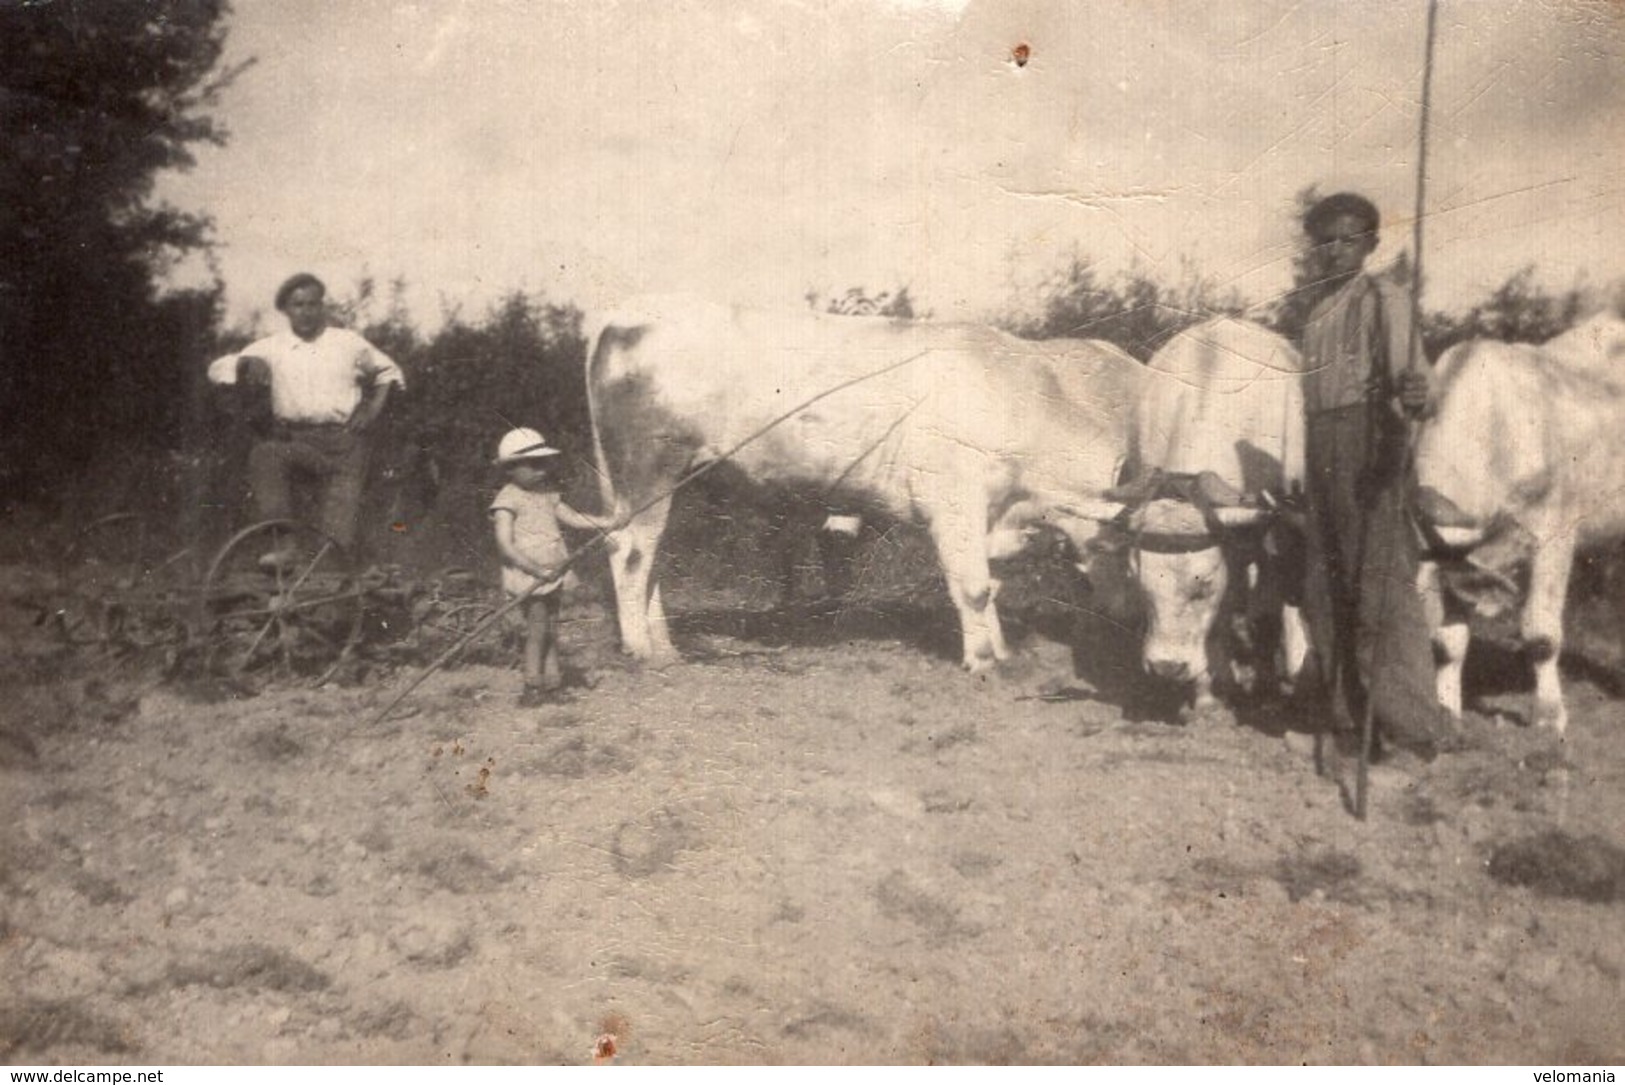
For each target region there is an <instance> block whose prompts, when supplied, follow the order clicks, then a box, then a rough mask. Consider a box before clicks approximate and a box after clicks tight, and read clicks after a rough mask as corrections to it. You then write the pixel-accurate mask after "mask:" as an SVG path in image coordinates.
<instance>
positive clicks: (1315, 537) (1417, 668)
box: [1303, 404, 1448, 742]
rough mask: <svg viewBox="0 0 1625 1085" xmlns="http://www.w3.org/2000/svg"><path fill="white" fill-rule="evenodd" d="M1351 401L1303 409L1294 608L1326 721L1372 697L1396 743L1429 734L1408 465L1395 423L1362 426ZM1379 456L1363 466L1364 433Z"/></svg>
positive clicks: (1361, 411) (1430, 682) (1434, 721)
mask: <svg viewBox="0 0 1625 1085" xmlns="http://www.w3.org/2000/svg"><path fill="white" fill-rule="evenodd" d="M1372 430H1373V426H1372V419H1371V410H1370V408H1369V407H1367V406H1365V405H1363V404H1361V405H1357V406H1352V407H1344V408H1341V409H1338V410H1330V411H1322V412H1320V413H1318V414H1313V415H1311V416H1310V417H1309V420H1308V435H1307V447H1306V454H1307V464H1306V466H1307V469H1308V474H1309V477H1308V494H1307V497H1308V499H1309V533H1308V539H1307V540H1306V542H1307V546H1306V551H1307V553H1306V559H1307V568H1306V570H1305V573H1306V575H1305V581H1304V600H1303V613H1304V617H1305V620H1306V621H1307V622H1308V625H1309V633H1310V638H1311V640H1312V642H1313V645H1314V659H1315V663H1316V664H1317V666H1318V674H1319V678H1320V680H1321V688H1322V689H1323V690H1324V691H1325V692H1326V693H1327V694H1328V695H1329V697H1330V699H1331V709H1332V713H1333V718H1334V721H1335V724H1336V725H1337V726H1338V727H1340V728H1350V727H1353V726H1355V725H1356V723H1357V721H1359V720H1360V719H1362V718H1363V715H1364V713H1365V710H1366V698H1367V697H1368V696H1369V697H1371V698H1372V699H1373V701H1374V703H1375V709H1376V721H1377V726H1378V733H1379V734H1383V735H1386V736H1388V737H1389V738H1392V739H1397V740H1398V741H1400V742H1406V741H1421V740H1425V739H1428V738H1431V737H1434V736H1436V735H1438V734H1440V733H1441V732H1442V730H1443V727H1444V725H1445V724H1446V722H1447V719H1448V718H1447V716H1446V713H1445V710H1444V709H1443V708H1442V707H1440V705H1439V703H1438V697H1437V693H1436V684H1435V680H1434V664H1433V645H1432V642H1431V638H1430V636H1429V632H1428V627H1427V618H1426V615H1425V614H1424V613H1423V610H1422V600H1421V597H1420V596H1419V595H1418V594H1417V591H1416V569H1417V561H1418V546H1417V540H1416V535H1415V532H1414V531H1413V530H1412V528H1411V524H1410V521H1409V518H1408V498H1409V495H1410V492H1411V488H1412V485H1413V475H1412V473H1411V471H1410V465H1409V463H1408V462H1407V461H1408V459H1409V457H1408V456H1405V455H1404V441H1405V436H1404V433H1403V430H1402V427H1401V426H1398V425H1395V426H1392V427H1388V430H1387V434H1386V436H1376V435H1374V434H1373V432H1372ZM1374 441H1381V442H1383V451H1384V456H1383V460H1384V465H1383V466H1380V467H1373V463H1372V456H1371V452H1372V444H1373V443H1374Z"/></svg>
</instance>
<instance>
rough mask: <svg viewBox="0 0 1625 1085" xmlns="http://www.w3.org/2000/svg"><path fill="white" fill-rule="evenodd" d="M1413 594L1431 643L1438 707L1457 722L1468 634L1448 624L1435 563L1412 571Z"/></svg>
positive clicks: (1463, 625) (1460, 625) (1461, 625)
mask: <svg viewBox="0 0 1625 1085" xmlns="http://www.w3.org/2000/svg"><path fill="white" fill-rule="evenodd" d="M1416 591H1417V594H1418V595H1419V596H1421V599H1422V613H1423V615H1424V616H1425V617H1426V618H1427V623H1428V630H1429V631H1430V632H1431V634H1432V639H1433V663H1434V666H1435V668H1437V669H1436V671H1435V673H1434V682H1435V688H1436V690H1437V693H1438V697H1439V703H1440V704H1441V705H1443V706H1444V707H1445V709H1446V710H1447V711H1448V712H1449V713H1450V714H1451V715H1452V716H1455V717H1456V718H1457V719H1460V718H1461V676H1462V672H1463V670H1465V668H1466V665H1467V643H1468V641H1469V639H1470V632H1469V630H1468V627H1467V623H1466V622H1461V621H1452V620H1451V615H1450V604H1449V603H1448V602H1447V601H1446V599H1445V594H1444V586H1443V585H1442V584H1441V583H1440V580H1439V565H1438V563H1437V562H1432V561H1424V562H1422V563H1421V564H1420V565H1419V566H1418V567H1417V570H1416Z"/></svg>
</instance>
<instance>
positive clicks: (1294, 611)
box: [1281, 603, 1309, 689]
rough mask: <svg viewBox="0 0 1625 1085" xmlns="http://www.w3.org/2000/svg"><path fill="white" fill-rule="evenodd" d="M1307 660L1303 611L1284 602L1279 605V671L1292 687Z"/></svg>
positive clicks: (1307, 649) (1306, 631)
mask: <svg viewBox="0 0 1625 1085" xmlns="http://www.w3.org/2000/svg"><path fill="white" fill-rule="evenodd" d="M1308 661H1309V630H1308V628H1307V627H1306V626H1305V625H1304V623H1303V611H1301V610H1299V609H1298V608H1297V607H1295V606H1292V605H1291V604H1289V603H1284V604H1282V606H1281V668H1282V670H1281V673H1282V675H1283V676H1284V677H1285V678H1286V680H1287V681H1288V682H1289V683H1291V685H1292V687H1293V688H1294V689H1296V688H1297V685H1298V678H1299V676H1300V675H1302V674H1303V666H1304V664H1305V663H1307V662H1308Z"/></svg>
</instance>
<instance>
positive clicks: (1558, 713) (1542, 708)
mask: <svg viewBox="0 0 1625 1085" xmlns="http://www.w3.org/2000/svg"><path fill="white" fill-rule="evenodd" d="M1535 726H1536V727H1540V728H1549V729H1550V730H1551V731H1553V732H1554V733H1556V734H1558V735H1561V734H1562V733H1563V732H1564V731H1567V730H1568V728H1569V714H1568V712H1567V710H1566V709H1564V707H1563V704H1562V702H1561V701H1559V702H1557V703H1556V704H1554V703H1552V702H1550V701H1537V702H1535Z"/></svg>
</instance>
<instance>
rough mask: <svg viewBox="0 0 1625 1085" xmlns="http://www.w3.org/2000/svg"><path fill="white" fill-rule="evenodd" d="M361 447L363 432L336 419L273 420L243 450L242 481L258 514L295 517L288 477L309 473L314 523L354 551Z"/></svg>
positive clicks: (362, 474) (363, 471)
mask: <svg viewBox="0 0 1625 1085" xmlns="http://www.w3.org/2000/svg"><path fill="white" fill-rule="evenodd" d="M367 451H368V441H367V439H366V437H364V436H362V435H359V434H354V433H351V432H350V431H349V430H348V429H346V428H345V427H344V426H342V425H331V426H325V425H297V424H289V423H277V424H276V425H275V426H273V427H272V429H271V432H270V435H269V436H267V437H265V438H263V439H261V440H260V441H258V442H257V443H256V444H255V445H254V449H253V451H251V452H250V453H249V455H248V481H249V485H250V487H252V489H253V491H254V504H255V507H256V508H257V509H258V512H259V515H260V518H261V519H264V520H291V519H295V518H296V517H295V516H294V510H293V485H294V480H295V479H296V478H297V477H299V476H301V475H303V476H306V477H309V478H312V479H315V480H316V481H317V482H318V484H319V485H320V487H321V493H322V498H321V512H320V517H319V519H318V520H317V521H316V526H318V527H320V528H321V529H322V531H324V532H326V533H327V535H328V536H329V537H330V538H332V539H333V541H334V542H336V543H338V544H339V545H340V546H342V547H344V549H345V550H346V551H349V552H351V553H354V551H355V536H356V520H357V518H358V517H359V515H360V512H361V491H362V487H363V486H364V485H365V483H366V478H367Z"/></svg>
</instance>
